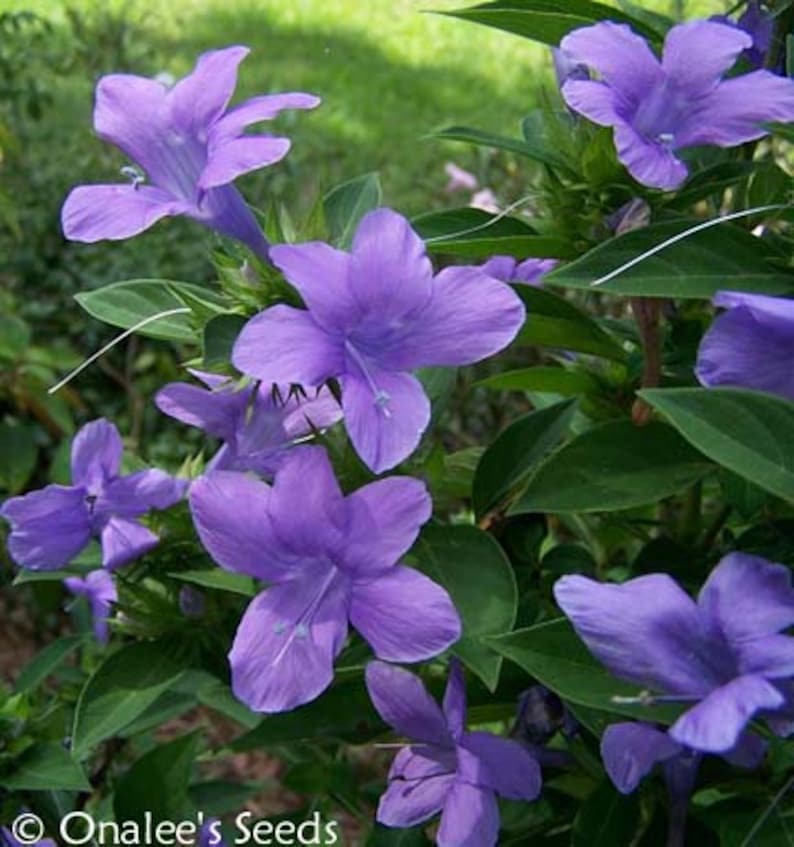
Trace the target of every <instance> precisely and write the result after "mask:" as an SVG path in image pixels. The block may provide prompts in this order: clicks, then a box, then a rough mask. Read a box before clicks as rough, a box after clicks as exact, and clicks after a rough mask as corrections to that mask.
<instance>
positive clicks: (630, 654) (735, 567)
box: [554, 553, 794, 754]
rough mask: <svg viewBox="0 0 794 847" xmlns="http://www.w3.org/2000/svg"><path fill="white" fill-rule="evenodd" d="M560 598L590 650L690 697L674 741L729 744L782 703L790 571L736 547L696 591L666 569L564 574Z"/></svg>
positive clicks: (789, 652)
mask: <svg viewBox="0 0 794 847" xmlns="http://www.w3.org/2000/svg"><path fill="white" fill-rule="evenodd" d="M554 594H555V597H556V599H557V602H558V604H559V605H560V607H561V608H562V610H563V611H564V612H565V614H566V615H568V617H569V618H570V619H571V621H572V623H573V625H574V628H575V629H576V631H577V632H578V633H579V636H580V637H581V638H582V639H583V640H584V642H585V644H587V646H588V648H589V649H590V651H591V652H592V653H593V654H594V655H595V656H596V657H597V658H598V659H599V660H600V661H601V662H603V663H604V664H605V665H606V666H607V667H608V668H609V670H610V671H612V673H614V674H615V675H616V676H618V677H620V678H622V679H626V680H629V681H630V682H634V683H636V684H638V685H642V686H645V687H647V688H648V689H650V690H652V691H655V692H659V693H660V694H661V695H663V698H664V697H666V696H667V695H671V699H675V700H680V701H681V702H684V703H688V704H692V705H691V707H690V708H688V709H687V711H685V712H684V713H683V714H682V715H681V717H679V718H678V720H677V721H676V722H675V723H674V724H673V726H672V727H671V729H670V736H671V738H672V739H673V741H675V742H677V743H678V744H682V745H684V746H686V747H690V748H691V749H693V750H698V751H701V752H704V753H721V754H724V753H727V752H728V751H731V750H733V749H734V748H735V747H736V745H737V744H738V743H740V741H741V740H742V736H743V733H744V730H745V727H746V725H747V723H748V721H749V720H750V719H751V718H753V716H756V715H763V714H765V713H767V712H774V711H775V710H777V709H779V708H780V707H782V706H784V704H785V698H784V695H783V694H782V693H781V690H780V688H779V687H778V684H777V683H778V682H782V681H783V680H785V679H786V678H787V677H790V676H792V674H794V638H790V637H788V636H785V635H781V634H780V632H781V630H784V629H786V628H787V627H789V626H791V625H792V624H793V623H794V590H792V587H791V573H790V571H789V569H788V568H786V567H784V566H783V565H776V564H771V563H770V562H767V561H765V560H764V559H761V558H758V557H756V556H749V555H746V554H744V553H731V554H730V555H728V556H725V557H724V558H723V559H722V561H721V562H720V563H719V564H718V565H717V567H716V568H715V569H714V570H713V571H712V573H711V574H710V576H709V578H708V580H707V581H706V583H705V585H704V586H703V588H702V589H701V591H700V594H699V595H698V599H697V602H695V601H694V600H692V599H691V598H690V597H689V596H688V595H687V594H686V593H685V592H684V591H683V590H682V589H681V588H680V587H679V586H678V585H677V584H676V583H675V582H674V581H673V580H672V579H671V578H670V577H669V576H667V575H666V574H651V575H649V576H641V577H637V578H635V579H630V580H628V581H627V582H625V583H623V584H621V585H607V584H600V583H598V582H595V581H593V580H591V579H587V578H586V577H582V576H565V577H563V578H562V579H560V580H558V582H557V584H556V585H555V587H554Z"/></svg>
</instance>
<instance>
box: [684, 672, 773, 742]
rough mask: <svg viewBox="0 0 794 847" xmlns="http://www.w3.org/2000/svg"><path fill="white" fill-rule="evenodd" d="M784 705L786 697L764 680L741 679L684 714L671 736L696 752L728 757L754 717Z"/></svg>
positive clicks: (743, 677) (750, 677)
mask: <svg viewBox="0 0 794 847" xmlns="http://www.w3.org/2000/svg"><path fill="white" fill-rule="evenodd" d="M784 702H785V701H784V698H783V695H782V694H781V693H780V692H779V691H778V690H777V688H775V686H774V685H772V684H771V683H770V682H767V681H766V680H765V679H764V678H763V677H760V676H751V675H748V676H739V677H736V679H733V680H731V681H730V682H729V683H728V684H727V685H723V686H721V687H720V688H716V689H715V690H714V691H712V692H711V694H709V695H708V697H706V698H705V699H704V700H701V701H700V703H698V704H697V706H694V707H693V708H691V709H688V710H687V711H686V712H684V714H683V715H681V717H680V718H679V719H678V720H677V721H676V722H675V723H674V724H673V725H672V727H671V728H670V735H671V736H672V737H673V738H674V739H675V740H676V741H678V742H679V743H680V744H684V745H686V746H687V747H691V748H692V749H693V750H701V751H702V752H704V753H727V752H728V751H730V750H732V749H733V748H734V747H735V746H736V744H737V743H738V741H739V738H740V737H741V734H742V732H743V731H744V729H745V727H746V726H747V723H748V722H749V721H750V719H751V718H752V717H753V715H755V714H756V713H757V712H760V711H763V710H766V709H776V708H778V707H779V706H782V705H783V703H784Z"/></svg>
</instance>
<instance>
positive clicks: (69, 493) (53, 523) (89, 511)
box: [0, 418, 187, 571]
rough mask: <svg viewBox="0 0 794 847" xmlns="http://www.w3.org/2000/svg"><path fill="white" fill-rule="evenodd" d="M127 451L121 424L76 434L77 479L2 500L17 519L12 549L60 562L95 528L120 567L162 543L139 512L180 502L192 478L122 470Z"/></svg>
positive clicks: (31, 563) (43, 566) (39, 562)
mask: <svg viewBox="0 0 794 847" xmlns="http://www.w3.org/2000/svg"><path fill="white" fill-rule="evenodd" d="M122 451H123V445H122V443H121V437H120V436H119V433H118V430H117V429H116V427H115V426H113V424H111V423H109V422H108V421H106V420H104V419H103V418H101V419H99V420H96V421H92V422H91V423H89V424H86V425H85V426H84V427H83V428H82V429H81V430H80V431H79V432H78V433H77V435H76V436H75V438H74V441H73V442H72V483H73V484H72V485H48V486H47V487H46V488H43V489H41V490H40V491H32V492H30V493H29V494H25V495H24V496H22V497H12V498H11V499H9V500H6V501H5V503H3V506H2V508H0V517H3V518H5V519H6V520H7V521H8V522H9V523H10V524H11V534H10V535H9V537H8V552H9V553H10V554H11V558H12V559H13V560H14V561H15V562H16V563H17V564H18V565H20V566H21V567H23V568H28V569H29V570H34V571H40V570H44V571H47V570H55V569H57V568H60V567H62V566H64V565H66V564H68V563H69V562H70V561H71V560H72V559H73V558H74V557H75V556H76V555H77V554H78V553H79V552H80V551H81V550H82V549H83V548H84V547H85V546H86V545H87V544H88V542H89V541H90V540H91V538H92V537H94V536H96V537H98V538H99V539H100V542H101V544H102V564H103V565H104V567H106V568H108V569H109V570H113V569H115V568H118V567H121V566H122V565H126V564H127V563H128V562H130V561H132V560H133V559H135V558H137V557H138V556H141V555H143V554H144V553H146V552H147V551H149V550H151V549H152V548H153V547H154V546H155V545H156V544H157V542H158V538H157V536H156V535H155V534H154V533H153V532H152V531H151V530H149V529H147V528H146V527H145V526H143V525H142V524H141V523H139V522H138V521H137V520H136V519H137V518H139V517H140V516H141V515H143V514H145V513H146V512H148V511H149V510H150V509H166V508H168V507H169V506H171V505H173V504H174V503H176V502H177V501H178V500H180V499H181V497H182V495H183V494H184V491H185V488H186V485H187V483H186V481H184V480H178V479H174V478H173V477H171V476H169V475H168V474H166V473H164V472H163V471H159V470H154V469H152V470H146V471H138V472H137V473H134V474H130V475H129V476H120V474H119V468H120V465H121V454H122Z"/></svg>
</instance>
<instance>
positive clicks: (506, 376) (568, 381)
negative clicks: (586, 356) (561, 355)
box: [474, 365, 598, 396]
mask: <svg viewBox="0 0 794 847" xmlns="http://www.w3.org/2000/svg"><path fill="white" fill-rule="evenodd" d="M474 386H475V387H481V388H490V389H493V390H496V391H545V392H548V393H550V394H562V395H563V396H566V395H569V394H588V393H591V392H593V391H595V390H596V389H597V388H598V383H597V382H596V380H595V379H593V377H591V376H590V375H589V374H587V373H585V372H584V371H571V370H567V369H566V368H560V367H554V366H544V365H540V366H538V367H534V368H522V369H521V370H517V371H504V372H503V373H498V374H494V375H493V376H489V377H486V378H485V379H481V380H479V381H478V382H475V383H474Z"/></svg>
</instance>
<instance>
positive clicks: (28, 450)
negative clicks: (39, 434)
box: [0, 422, 38, 494]
mask: <svg viewBox="0 0 794 847" xmlns="http://www.w3.org/2000/svg"><path fill="white" fill-rule="evenodd" d="M35 432H36V431H35V428H34V427H33V426H31V425H30V424H26V423H17V424H11V423H5V422H0V488H5V489H7V490H8V491H10V492H11V494H16V493H17V492H18V491H21V490H22V488H24V486H25V483H26V482H27V481H28V479H29V478H30V475H31V474H32V473H33V470H34V468H35V467H36V457H37V456H38V449H37V448H36V438H35Z"/></svg>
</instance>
